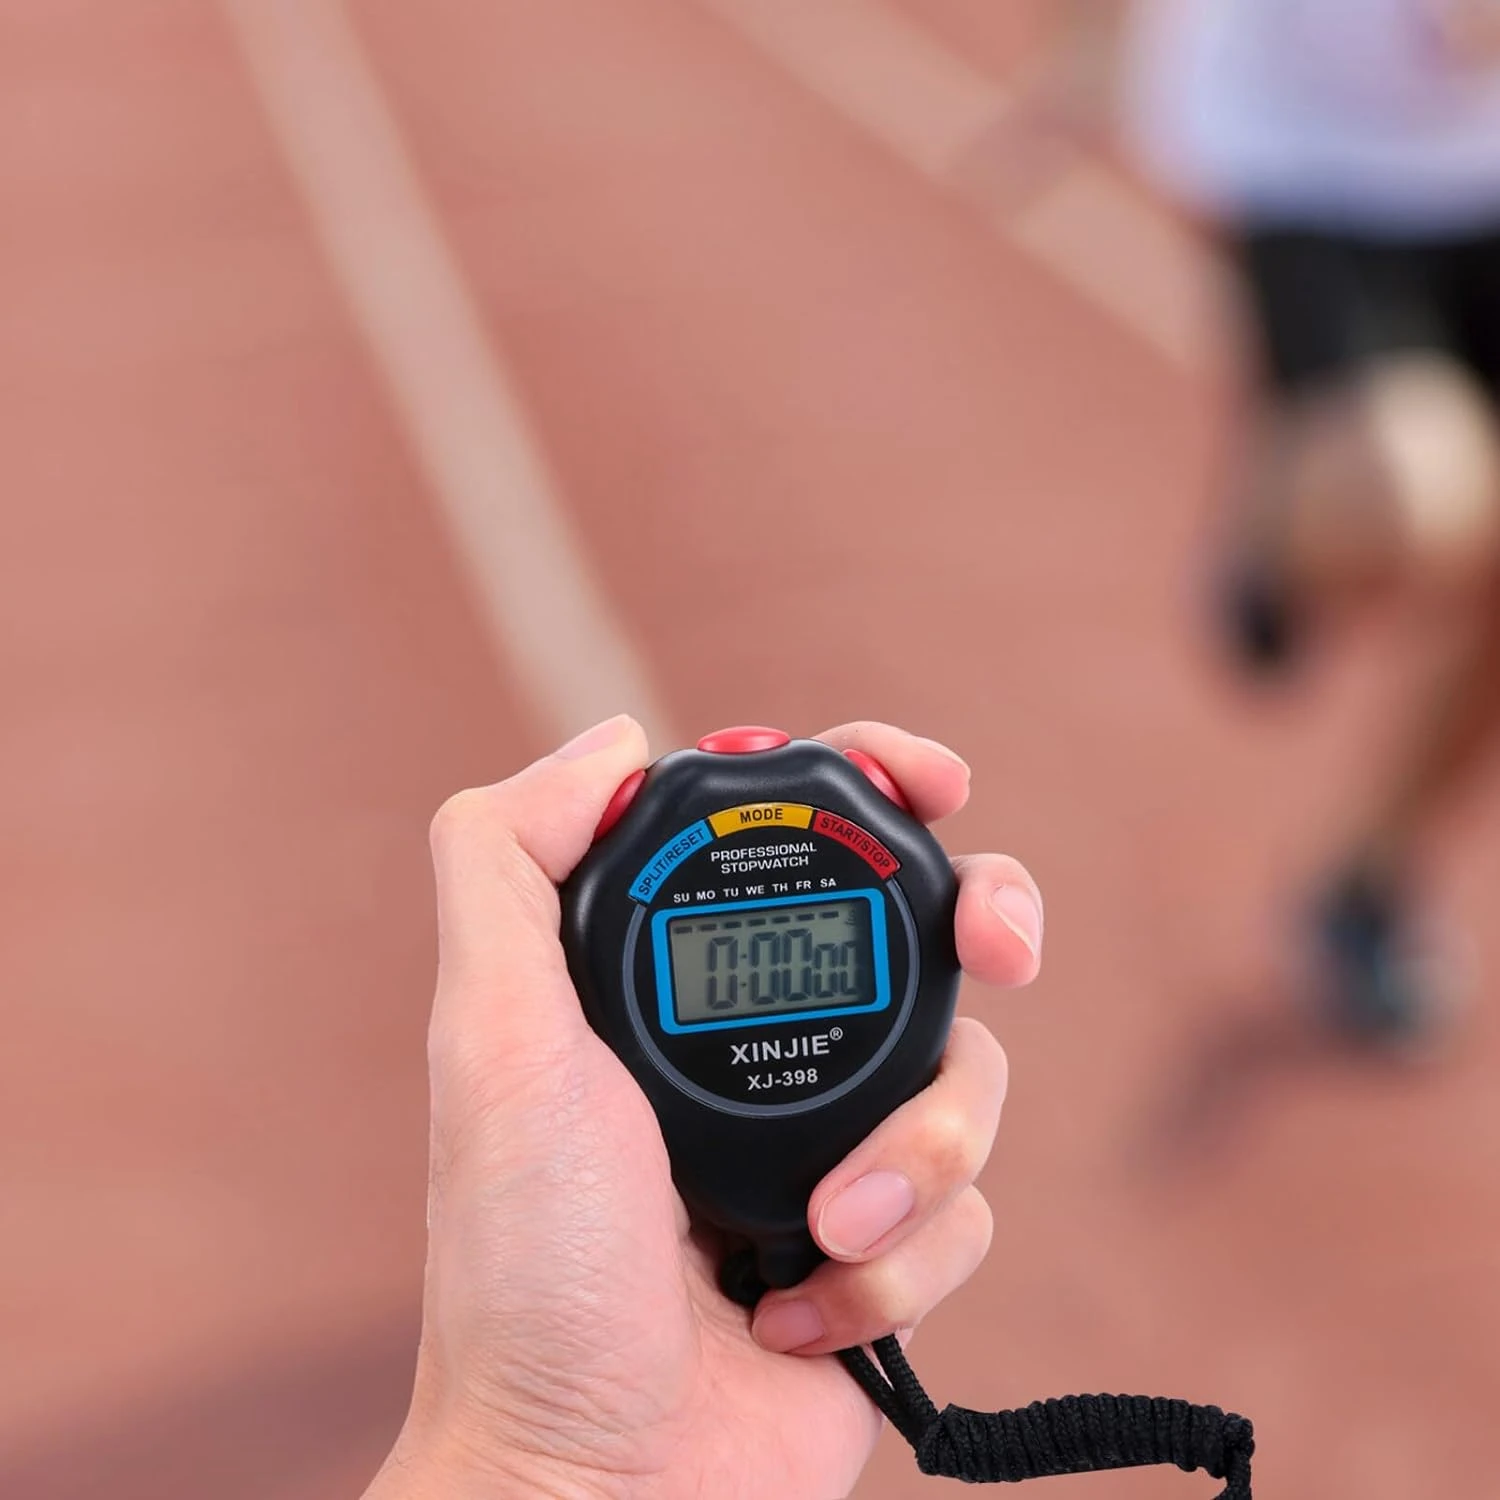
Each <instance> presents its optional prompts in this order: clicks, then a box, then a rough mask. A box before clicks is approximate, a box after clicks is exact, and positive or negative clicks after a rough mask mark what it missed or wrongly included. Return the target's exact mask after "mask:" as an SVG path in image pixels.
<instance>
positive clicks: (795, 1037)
mask: <svg viewBox="0 0 1500 1500" xmlns="http://www.w3.org/2000/svg"><path fill="white" fill-rule="evenodd" d="M900 796H901V794H900V791H899V790H898V789H897V788H896V786H895V785H894V783H892V782H891V780H890V778H889V777H888V776H887V775H886V774H885V773H884V771H883V770H882V768H881V767H880V766H879V765H878V764H877V763H876V762H874V761H872V760H871V759H870V758H869V757H867V756H862V755H860V754H858V752H851V753H849V754H844V753H841V752H840V751H838V750H835V749H832V748H831V747H830V746H828V745H825V744H822V743H820V742H818V741H815V740H791V739H789V738H788V737H787V735H785V734H783V733H782V732H781V731H779V730H774V729H762V728H748V727H747V728H740V729H729V730H721V731H719V732H718V733H716V734H711V735H708V736H706V737H705V738H704V739H702V740H700V741H699V742H698V748H697V749H696V750H683V751H678V752H677V753H675V754H671V755H667V756H665V757H663V758H662V759H661V760H659V761H657V762H656V763H655V764H654V765H653V766H652V767H651V768H650V770H649V771H647V772H645V773H644V777H643V778H642V777H640V776H637V777H634V778H632V779H631V781H629V782H627V783H626V785H625V786H624V787H622V788H621V790H620V794H619V795H618V796H617V797H616V799H615V802H614V803H612V804H611V809H610V812H609V813H607V814H606V817H605V820H604V822H603V823H601V825H600V829H601V834H600V835H599V836H598V837H597V839H596V842H595V844H594V847H593V848H592V849H591V850H590V852H589V853H588V855H587V856H586V857H585V858H584V860H583V862H582V863H581V864H580V865H579V867H578V869H577V870H576V871H575V872H574V874H573V876H572V877H571V878H570V879H569V880H568V882H567V883H566V885H565V886H564V887H563V890H562V904H563V927H562V931H563V945H564V948H565V949H566V951H567V955H568V965H569V968H570V970H571V971H572V976H573V981H574V983H575V985H576V986H577V989H578V993H579V996H580V997H581V999H582V1002H583V1007H584V1010H585V1012H586V1013H587V1015H588V1018H589V1021H590V1022H591V1023H592V1025H593V1027H594V1029H595V1030H596V1031H597V1032H598V1033H599V1034H600V1036H602V1037H603V1038H604V1040H605V1041H606V1042H607V1043H608V1044H609V1045H610V1047H611V1048H613V1049H614V1051H615V1052H616V1053H617V1054H618V1056H619V1057H620V1059H621V1060H622V1061H623V1062H624V1063H625V1065H626V1067H627V1068H629V1069H630V1071H631V1073H632V1074H634V1076H635V1078H636V1080H637V1082H638V1083H639V1084H640V1086H641V1088H642V1089H643V1090H644V1092H645V1094H646V1096H647V1098H648V1099H649V1100H650V1101H651V1104H652V1106H653V1107H654V1109H655V1111H656V1115H657V1119H658V1120H659V1122H660V1124H661V1130H662V1136H663V1138H664V1139H665V1141H666V1145H667V1149H668V1152H669V1153H670V1155H671V1159H672V1168H673V1174H674V1177H675V1179H676V1182H677V1187H678V1190H679V1191H680V1192H681V1194H682V1196H683V1199H684V1201H685V1202H686V1203H687V1204H688V1205H689V1207H690V1208H691V1209H692V1210H693V1211H694V1213H696V1214H697V1215H698V1216H699V1217H700V1218H702V1219H704V1220H706V1221H707V1222H708V1223H711V1224H714V1225H716V1226H718V1227H719V1228H720V1229H723V1230H726V1231H728V1232H729V1233H730V1234H731V1235H734V1236H740V1237H743V1239H745V1240H746V1241H748V1243H749V1244H750V1245H751V1246H753V1248H754V1252H755V1258H756V1262H757V1268H758V1271H759V1275H760V1279H761V1280H762V1281H763V1282H764V1283H765V1284H766V1285H768V1286H776V1287H780V1286H792V1285H795V1284H796V1283H797V1282H798V1281H800V1280H801V1279H802V1278H803V1277H804V1276H806V1275H807V1273H808V1272H809V1271H811V1270H812V1269H813V1268H814V1267H815V1266H816V1265H817V1264H818V1262H819V1261H820V1260H821V1259H822V1258H823V1257H822V1253H821V1252H820V1251H819V1250H818V1248H817V1246H816V1244H815V1242H814V1240H813V1238H812V1236H811V1234H810V1233H809V1232H808V1226H807V1204H808V1199H809V1197H810V1196H811V1194H812V1191H813V1189H814V1187H816V1186H817V1184H818V1182H819V1181H820V1179H821V1178H823V1177H824V1176H825V1175H826V1174H827V1173H828V1172H829V1171H831V1170H832V1169H833V1168H834V1167H835V1166H837V1165H838V1163H839V1162H840V1161H842V1160H843V1158H844V1157H845V1156H847V1155H848V1154H849V1152H850V1151H852V1150H853V1149H854V1147H855V1146H857V1145H858V1144H859V1143H860V1141H862V1140H863V1139H864V1138H865V1137H866V1136H867V1135H869V1133H870V1132H871V1131H872V1130H873V1129H874V1128H875V1126H877V1125H878V1124H879V1123H880V1122H881V1121H882V1120H883V1119H885V1117H886V1116H887V1115H889V1114H890V1113H891V1111H892V1110H894V1109H895V1108H896V1107H897V1106H898V1105H900V1104H902V1103H904V1102H905V1101H906V1100H907V1099H909V1098H910V1097H911V1096H912V1095H913V1094H915V1093H916V1092H917V1091H918V1090H920V1089H922V1088H923V1087H925V1086H926V1085H927V1084H928V1083H929V1082H930V1081H931V1080H932V1077H933V1075H934V1073H935V1072H936V1070H937V1065H938V1060H939V1058H940V1057H941V1056H942V1052H943V1048H944V1045H945V1044H946V1042H947V1038H948V1031H949V1027H950V1026H951V1024H952V1021H953V1008H954V1003H955V1001H956V999H957V993H958V981H959V965H958V957H957V953H956V951H955V947H954V937H953V916H954V905H955V901H956V899H957V885H956V881H955V879H954V875H953V871H952V867H951V866H950V864H949V862H948V858H947V856H946V855H945V854H944V852H943V850H942V847H941V846H940V845H939V844H938V842H937V840H936V839H935V838H933V836H932V835H931V834H930V833H929V832H928V831H927V829H926V828H924V827H923V826H922V825H921V824H920V823H919V822H917V820H916V819H915V818H913V817H912V816H911V815H910V813H909V812H907V811H906V810H905V807H904V804H902V803H900V802H898V799H900ZM621 808H623V811H621V810H620V809H621Z"/></svg>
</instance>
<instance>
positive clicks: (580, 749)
mask: <svg viewBox="0 0 1500 1500" xmlns="http://www.w3.org/2000/svg"><path fill="white" fill-rule="evenodd" d="M629 728H630V715H629V714H616V715H615V716H614V718H612V719H606V720H605V721H604V722H603V723H602V724H595V725H594V727H593V728H592V729H585V730H584V731H583V733H582V734H577V735H574V736H573V738H572V739H570V740H569V741H568V743H567V744H566V745H562V746H560V747H559V748H558V749H556V750H554V751H553V752H552V753H553V755H555V756H556V757H557V758H558V760H582V759H583V757H584V756H585V755H592V754H593V753H594V752H595V751H596V750H607V749H608V748H609V747H610V746H611V745H615V744H618V743H619V742H620V741H621V740H622V739H624V738H625V736H626V734H627V733H628V732H629Z"/></svg>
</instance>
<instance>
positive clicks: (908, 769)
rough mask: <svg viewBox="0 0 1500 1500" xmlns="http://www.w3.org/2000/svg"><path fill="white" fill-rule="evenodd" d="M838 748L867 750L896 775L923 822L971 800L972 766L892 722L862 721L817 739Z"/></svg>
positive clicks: (829, 730) (948, 813) (947, 813)
mask: <svg viewBox="0 0 1500 1500" xmlns="http://www.w3.org/2000/svg"><path fill="white" fill-rule="evenodd" d="M814 738H816V739H820V740H822V741H823V743H824V744H825V745H832V746H833V747H834V749H835V750H862V751H864V753H865V754H866V755H869V756H872V757H873V758H874V759H876V760H878V761H879V762H880V764H881V765H883V766H884V767H885V768H886V770H887V771H889V772H890V773H891V778H892V779H893V780H894V781H895V783H896V785H897V786H899V787H900V788H901V790H902V791H903V792H904V793H905V794H906V800H907V801H908V802H909V803H911V809H912V812H913V813H914V814H915V815H916V816H917V817H918V818H920V819H921V820H922V822H924V823H936V822H937V821H938V819H939V818H946V817H949V816H951V815H952V814H953V813H956V812H957V811H958V810H959V808H961V807H962V806H963V805H964V803H965V802H967V801H968V800H969V767H968V765H967V764H966V763H965V762H964V761H963V760H962V759H960V757H959V756H957V755H955V754H954V752H953V751H952V750H950V749H949V748H948V747H947V746H946V745H940V744H939V743H938V742H937V741H936V740H929V739H923V738H922V736H921V735H917V734H909V733H907V731H906V730H904V729H897V728H896V727H895V725H893V724H881V723H878V722H876V721H875V720H873V719H860V720H856V721H855V722H854V723H852V724H840V725H839V726H838V727H837V728H835V729H828V730H825V731H824V732H823V733H822V734H820V735H816V736H814Z"/></svg>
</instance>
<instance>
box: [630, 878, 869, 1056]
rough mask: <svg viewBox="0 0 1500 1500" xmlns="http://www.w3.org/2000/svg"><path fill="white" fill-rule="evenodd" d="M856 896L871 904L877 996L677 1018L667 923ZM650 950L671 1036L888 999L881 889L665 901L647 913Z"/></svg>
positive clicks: (824, 1013)
mask: <svg viewBox="0 0 1500 1500" xmlns="http://www.w3.org/2000/svg"><path fill="white" fill-rule="evenodd" d="M855 899H860V900H864V901H867V902H868V903H869V906H870V950H871V961H872V963H873V964H874V967H875V998H874V999H873V1000H872V1001H871V1002H870V1003H869V1004H868V1005H831V1006H826V1007H824V1008H822V1009H819V1010H802V1009H800V1008H799V1009H796V1010H784V1011H780V1012H777V1013H775V1014H773V1015H763V1016H745V1017H743V1018H737V1019H735V1020H733V1021H691V1022H688V1023H687V1024H684V1023H682V1022H681V1021H679V1020H678V1019H677V1007H676V1003H675V999H674V991H673V979H672V953H671V944H670V943H669V942H668V941H667V923H668V922H675V921H677V920H678V919H679V918H682V917H696V916H702V915H705V914H706V913H709V912H722V911H769V910H777V911H779V910H781V909H783V908H785V907H788V906H806V905H807V904H808V903H810V902H816V903H821V904H823V905H825V906H826V905H827V904H828V903H830V902H833V901H850V900H855ZM651 954H652V959H653V961H654V965H655V969H656V1004H657V1016H658V1018H659V1020H660V1023H661V1029H662V1030H663V1031H665V1032H668V1033H670V1034H671V1035H672V1036H696V1035H698V1034H699V1033H700V1032H706V1031H729V1030H732V1029H737V1028H739V1027H743V1026H775V1025H777V1024H778V1023H781V1022H785V1021H816V1020H826V1019H827V1018H828V1017H830V1016H863V1015H868V1014H870V1012H872V1011H877V1010H884V1009H885V1008H886V1006H888V1005H889V1004H890V1003H891V963H890V949H889V947H888V946H887V943H886V931H885V895H884V893H883V892H881V891H872V890H859V891H822V892H820V893H819V894H817V895H813V896H779V897H776V898H774V899H770V900H764V901H716V902H712V903H710V904H708V905H705V906H678V907H668V908H667V909H666V910H664V911H659V912H657V913H656V914H655V916H653V917H652V918H651Z"/></svg>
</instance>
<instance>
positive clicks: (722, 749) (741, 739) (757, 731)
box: [698, 724, 792, 755]
mask: <svg viewBox="0 0 1500 1500" xmlns="http://www.w3.org/2000/svg"><path fill="white" fill-rule="evenodd" d="M791 741H792V737H791V735H789V734H788V733H787V732H786V731H785V730H784V729H767V728H766V726H765V725H764V724H737V725H735V726H734V728H732V729H716V730H714V732H713V733H712V734H705V735H704V736H703V738H702V739H701V740H699V741H698V748H699V749H700V750H707V751H708V753H709V754H710V755H748V754H749V753H750V752H751V751H752V750H779V749H781V747H782V746H783V745H789V744H790V743H791Z"/></svg>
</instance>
